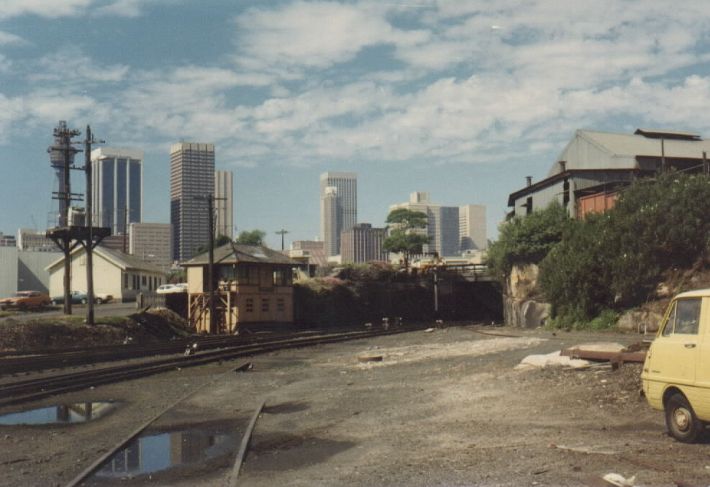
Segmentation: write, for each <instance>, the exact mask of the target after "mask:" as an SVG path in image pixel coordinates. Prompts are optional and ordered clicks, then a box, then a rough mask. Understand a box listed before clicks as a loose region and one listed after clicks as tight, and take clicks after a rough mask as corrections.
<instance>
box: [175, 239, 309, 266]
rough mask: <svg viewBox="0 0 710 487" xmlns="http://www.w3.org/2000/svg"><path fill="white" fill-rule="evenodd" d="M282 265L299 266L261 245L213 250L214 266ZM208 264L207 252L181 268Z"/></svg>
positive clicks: (229, 246) (236, 245) (230, 244)
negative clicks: (244, 264)
mask: <svg viewBox="0 0 710 487" xmlns="http://www.w3.org/2000/svg"><path fill="white" fill-rule="evenodd" d="M242 262H244V263H252V264H284V265H294V266H295V265H299V263H298V262H296V261H295V260H293V259H290V258H289V257H287V256H285V255H284V254H282V253H281V252H277V251H276V250H271V249H270V248H268V247H264V246H261V245H244V244H234V243H228V244H224V245H222V246H220V247H217V248H216V249H214V263H215V264H239V263H242ZM207 263H208V254H207V252H205V253H202V254H200V255H197V256H195V257H193V258H192V259H190V260H188V261H187V262H183V263H182V264H181V265H182V266H183V267H188V266H196V265H206V264H207Z"/></svg>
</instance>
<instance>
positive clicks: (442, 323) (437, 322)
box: [436, 320, 444, 328]
mask: <svg viewBox="0 0 710 487" xmlns="http://www.w3.org/2000/svg"><path fill="white" fill-rule="evenodd" d="M436 327H437V328H444V320H436Z"/></svg>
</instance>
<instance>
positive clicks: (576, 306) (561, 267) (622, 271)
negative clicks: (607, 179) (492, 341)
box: [540, 173, 710, 322]
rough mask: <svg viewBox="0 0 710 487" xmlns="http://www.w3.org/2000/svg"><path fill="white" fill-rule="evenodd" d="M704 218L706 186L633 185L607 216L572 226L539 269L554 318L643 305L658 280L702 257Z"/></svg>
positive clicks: (677, 181) (672, 177)
mask: <svg viewBox="0 0 710 487" xmlns="http://www.w3.org/2000/svg"><path fill="white" fill-rule="evenodd" d="M708 214H710V178H708V177H707V176H704V175H686V174H678V173H671V174H667V175H663V176H661V177H659V178H657V179H646V180H641V181H638V182H636V183H634V184H632V185H631V186H630V187H629V188H627V189H626V190H625V191H624V192H623V193H622V194H621V197H620V198H619V201H618V202H617V205H616V206H615V207H614V208H613V209H612V210H610V211H608V212H607V213H605V214H603V215H590V216H589V217H588V218H587V219H586V220H583V221H576V222H573V223H570V224H569V225H568V226H567V228H566V230H565V232H564V233H563V236H562V240H561V241H560V243H559V244H558V245H556V246H555V247H554V248H553V249H552V250H551V251H550V252H549V254H548V255H547V256H546V257H545V258H544V260H543V261H542V262H541V264H540V285H541V288H542V290H543V293H544V294H545V296H546V298H547V300H548V301H549V302H550V303H551V305H552V313H553V316H556V317H561V318H562V320H563V321H565V322H576V321H584V320H590V319H592V318H593V317H595V316H600V315H601V314H602V313H603V312H605V310H612V311H616V310H620V309H624V308H628V307H632V306H636V305H638V304H641V303H642V302H644V301H646V300H648V299H649V298H650V297H651V295H652V293H653V292H654V290H655V288H656V286H657V284H658V281H659V279H660V277H661V275H662V273H663V272H665V271H668V270H671V269H676V268H689V267H690V266H692V265H693V264H694V263H695V262H697V261H698V260H699V259H701V258H703V257H704V256H705V253H706V252H707V249H708V242H709V240H710V218H707V215H708Z"/></svg>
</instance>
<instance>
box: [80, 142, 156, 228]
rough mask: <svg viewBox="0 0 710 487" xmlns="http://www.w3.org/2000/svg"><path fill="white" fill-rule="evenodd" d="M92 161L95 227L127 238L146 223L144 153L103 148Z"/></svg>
mask: <svg viewBox="0 0 710 487" xmlns="http://www.w3.org/2000/svg"><path fill="white" fill-rule="evenodd" d="M91 161H92V166H93V167H92V182H91V184H92V196H91V197H92V201H93V215H92V221H93V224H94V225H96V226H100V227H109V228H110V229H111V233H112V234H113V235H118V234H125V233H126V232H127V231H128V225H129V224H130V223H137V222H140V221H141V220H142V219H143V151H142V150H138V149H118V148H111V147H101V148H99V149H95V150H93V151H91Z"/></svg>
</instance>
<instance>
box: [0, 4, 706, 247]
mask: <svg viewBox="0 0 710 487" xmlns="http://www.w3.org/2000/svg"><path fill="white" fill-rule="evenodd" d="M709 36H710V8H708V5H707V2H706V1H705V0H684V1H683V2H675V1H673V2H672V1H666V0H616V1H611V0H597V1H595V2H588V1H581V0H578V1H572V0H496V1H495V2H491V1H489V0H480V1H479V0H469V1H466V0H392V1H386V0H382V1H380V0H362V1H349V2H324V1H267V0H263V1H251V2H248V1H243V0H201V1H199V2H198V1H187V0H0V232H4V233H6V234H14V233H15V232H16V230H17V228H19V227H26V228H37V229H39V230H44V229H45V228H46V227H47V221H48V214H49V213H51V212H52V211H53V209H54V208H56V205H57V203H56V201H53V200H52V199H51V192H52V191H53V190H54V191H56V189H57V188H56V183H55V181H54V176H53V171H52V169H51V168H50V166H49V159H48V154H47V153H46V149H47V147H48V146H49V145H50V144H51V143H52V129H53V127H54V126H56V124H57V122H58V121H59V120H66V121H67V122H68V124H69V126H70V127H73V128H77V129H80V130H82V131H84V129H85V127H86V125H87V124H89V125H91V128H92V131H93V132H94V134H95V136H96V137H97V138H100V139H103V140H105V141H106V145H107V146H109V147H134V148H139V149H142V150H144V151H145V161H144V213H143V220H144V221H148V222H169V219H170V217H169V181H168V177H169V149H170V145H171V144H172V143H175V142H178V141H180V140H184V141H191V142H207V143H214V144H215V151H216V167H217V169H224V170H231V171H233V172H234V185H235V188H234V193H235V194H234V196H235V225H236V226H237V229H238V231H241V230H250V229H255V228H258V229H262V230H265V231H266V232H267V234H268V235H267V243H269V244H270V245H272V246H280V237H279V236H278V235H276V234H275V233H274V232H275V231H276V230H279V229H281V228H284V229H286V230H288V231H289V232H290V233H289V234H288V235H287V236H286V241H287V243H288V242H290V241H291V240H294V239H298V240H303V239H312V238H314V237H316V236H317V235H318V233H319V218H320V213H319V212H320V209H319V189H318V188H319V183H318V181H319V175H320V174H321V173H323V172H325V171H353V172H356V173H357V174H358V221H360V222H367V223H372V224H373V225H376V226H381V225H383V223H384V220H385V218H386V216H387V212H388V209H389V206H390V205H391V204H394V203H399V202H402V201H406V200H407V199H408V196H409V193H411V192H414V191H428V192H430V194H431V199H432V200H433V201H434V202H436V203H440V204H444V205H452V206H456V205H464V204H483V205H485V206H486V207H487V219H488V221H487V229H488V234H489V237H490V238H495V236H496V235H497V226H498V224H499V223H500V222H501V221H502V220H503V219H504V216H505V213H506V211H507V210H508V208H507V207H506V205H507V197H508V195H509V194H510V193H511V192H513V191H516V190H518V189H520V188H522V187H523V186H524V185H525V176H528V175H530V176H532V177H533V180H539V179H542V178H543V177H545V174H546V173H547V171H548V169H549V168H550V166H551V165H552V164H553V163H554V162H555V161H556V158H557V155H559V153H560V152H562V150H563V149H564V146H565V145H566V144H567V142H569V140H571V138H572V137H573V135H574V132H575V130H577V129H582V128H585V129H593V130H601V131H609V132H625V133H630V132H633V131H634V130H635V129H636V128H638V127H652V128H664V129H673V130H688V131H692V132H697V133H700V134H703V135H705V136H709V137H710V110H708V109H707V105H708V100H710V64H709V62H710V49H708V47H709V42H708V41H709ZM78 157H81V156H78ZM83 178H84V175H83V173H81V172H78V171H77V172H75V173H74V174H73V180H72V184H73V189H74V190H76V191H81V190H82V188H83ZM54 211H56V210H54Z"/></svg>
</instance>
